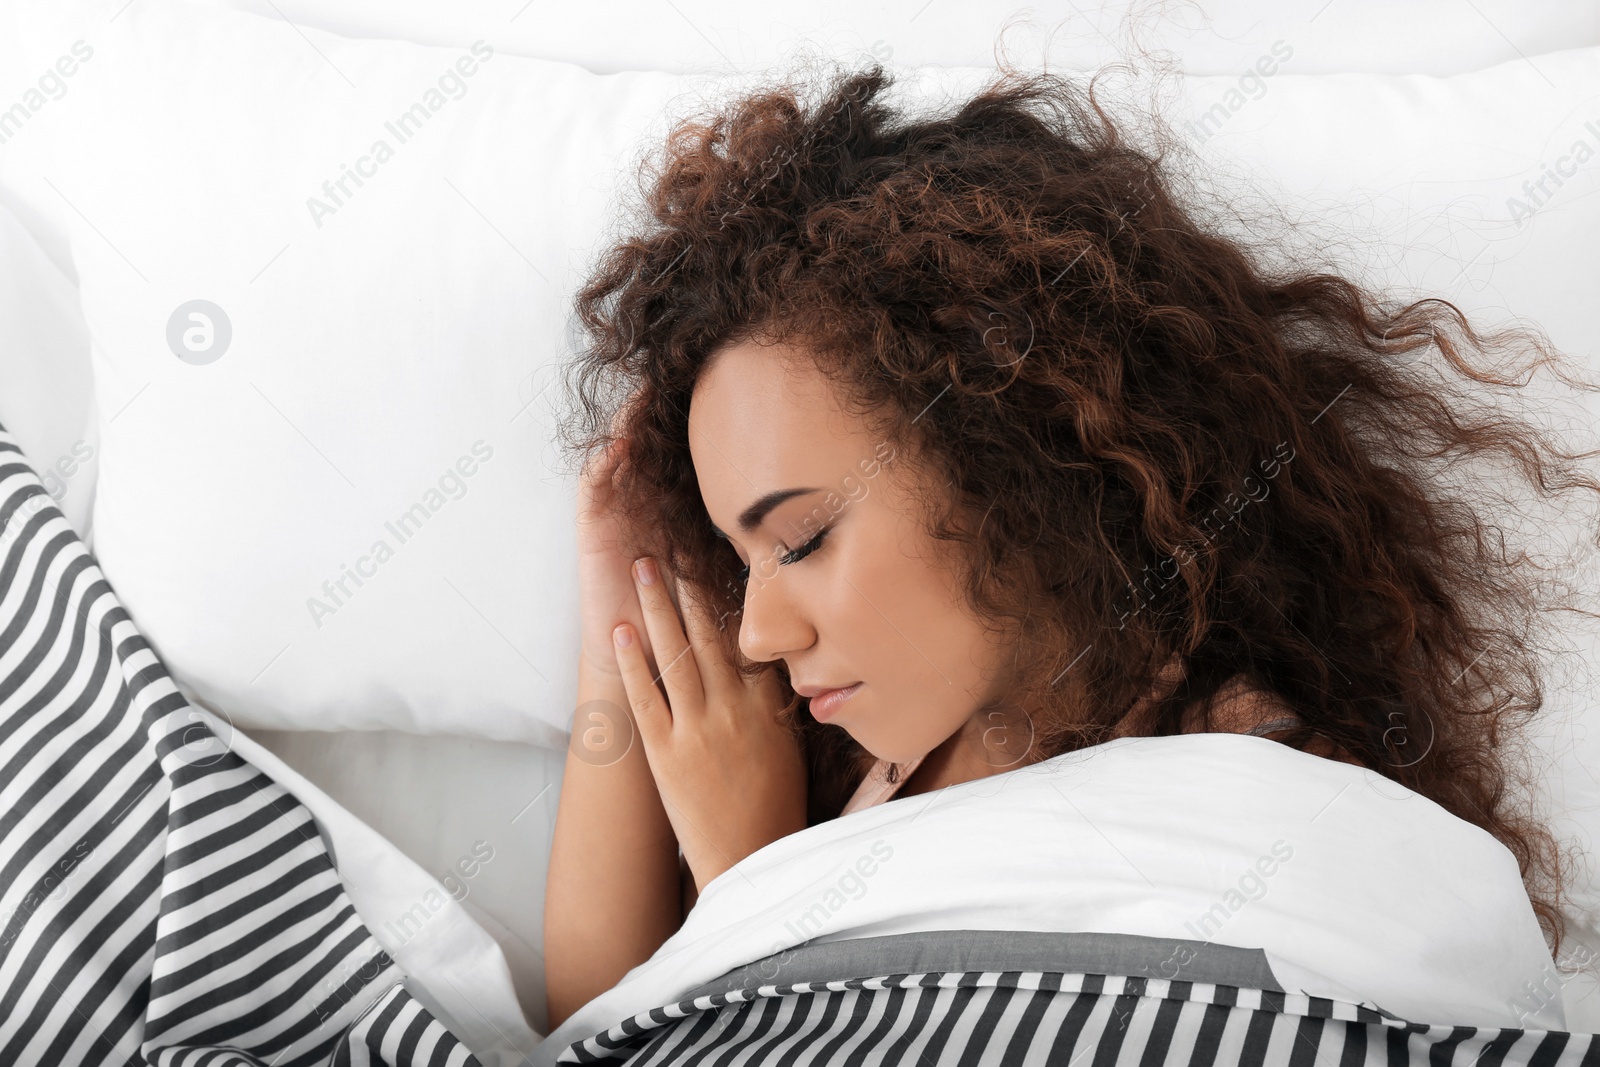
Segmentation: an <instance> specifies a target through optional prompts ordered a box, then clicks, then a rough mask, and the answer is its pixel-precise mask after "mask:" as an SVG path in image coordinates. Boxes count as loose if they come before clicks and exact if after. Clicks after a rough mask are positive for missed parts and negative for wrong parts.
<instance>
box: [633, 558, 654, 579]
mask: <svg viewBox="0 0 1600 1067" xmlns="http://www.w3.org/2000/svg"><path fill="white" fill-rule="evenodd" d="M633 569H634V570H636V571H638V573H639V584H640V585H655V584H656V561H655V560H653V559H651V558H650V557H649V556H644V557H642V558H640V559H636V560H634V561H633Z"/></svg>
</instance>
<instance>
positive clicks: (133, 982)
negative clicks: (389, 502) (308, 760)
mask: <svg viewBox="0 0 1600 1067" xmlns="http://www.w3.org/2000/svg"><path fill="white" fill-rule="evenodd" d="M0 931H3V932H0V1064H4V1065H7V1067H9V1065H33V1064H40V1065H43V1064H48V1065H50V1067H57V1065H63V1064H146V1063H148V1064H156V1065H161V1067H181V1065H193V1067H202V1065H203V1067H245V1065H250V1067H262V1065H271V1067H303V1065H309V1064H324V1063H335V1064H351V1065H366V1064H377V1065H384V1064H387V1065H393V1067H410V1065H418V1067H420V1065H423V1064H426V1065H430V1067H444V1065H449V1067H462V1065H467V1064H475V1063H476V1062H477V1061H476V1060H475V1059H474V1058H473V1057H472V1055H471V1054H470V1053H469V1052H468V1050H467V1049H466V1048H465V1047H464V1046H463V1045H461V1043H460V1042H459V1041H458V1040H457V1039H456V1038H455V1037H454V1036H453V1035H452V1034H451V1033H450V1032H449V1031H448V1030H447V1029H446V1028H445V1026H443V1025H442V1024H441V1023H440V1022H439V1021H438V1020H437V1019H436V1018H434V1017H433V1016H432V1015H431V1014H430V1013H429V1012H428V1011H427V1010H426V1009H425V1008H424V1007H423V1006H422V1004H420V1003H419V1002H418V1001H416V1000H415V999H413V998H412V996H411V995H410V993H408V992H407V990H406V988H405V986H404V985H403V984H402V983H403V980H404V977H405V976H404V975H402V974H401V973H400V971H399V968H398V967H397V966H396V964H395V963H394V961H393V960H392V959H390V958H389V956H388V955H387V953H385V952H384V951H383V949H382V948H381V947H380V946H379V945H378V943H377V942H376V941H375V940H374V939H373V937H372V935H371V934H370V933H369V932H368V931H367V929H366V927H365V926H363V925H362V922H361V919H360V917H359V916H358V915H357V914H356V912H355V909H354V907H353V906H352V905H351V903H350V900H349V898H348V897H347V896H346V894H345V891H344V887H343V884H342V882H341V881H340V878H339V874H338V872H337V871H336V870H335V868H334V865H333V863H332V861H331V859H330V857H329V854H328V851H327V848H326V847H325V845H324V842H323V839H322V837H321V835H320V833H319V832H318V830H317V827H316V824H315V823H314V821H313V820H312V817H311V814H310V812H309V811H307V809H306V808H305V807H304V806H303V805H302V804H301V803H300V802H299V801H298V800H296V799H295V798H294V797H293V796H292V795H291V794H289V793H288V792H287V791H286V790H284V789H283V788H282V787H281V786H279V785H278V784H277V783H275V782H274V781H273V780H272V779H271V778H269V777H267V776H266V775H265V774H263V773H262V772H261V771H259V770H257V769H256V768H255V767H254V766H252V765H251V764H249V763H247V762H245V761H244V760H243V759H241V758H239V757H238V756H237V755H235V754H234V753H232V752H231V751H229V750H228V749H227V747H226V745H224V744H223V743H222V742H221V740H220V739H219V738H218V737H217V736H216V734H215V733H213V732H212V730H211V729H210V728H209V726H207V725H206V723H205V722H204V721H203V719H202V717H201V716H200V715H199V713H198V712H196V711H195V709H194V708H193V707H192V706H191V705H190V704H189V703H188V702H187V701H186V700H185V699H184V697H183V696H182V695H181V694H180V692H179V691H178V689H177V687H176V686H175V685H174V684H173V682H172V679H171V678H170V677H169V676H168V674H167V671H166V669H165V668H164V667H163V666H162V664H161V661H160V660H159V659H158V658H157V657H156V655H155V653H154V651H153V650H152V649H151V647H150V646H149V644H148V643H147V642H146V641H145V640H144V638H143V637H142V636H141V635H140V633H139V631H138V629H137V627H136V626H135V625H134V623H133V620H132V619H131V618H130V617H129V615H128V613H127V612H126V611H125V610H124V609H123V607H122V605H121V604H119V603H118V601H117V598H116V595H115V594H114V593H113V591H112V589H111V586H110V585H109V584H108V583H107V581H106V579H105V576H104V575H103V574H102V573H101V571H100V568H99V567H98V566H97V565H96V563H95V560H94V558H93V556H91V555H90V553H89V551H88V550H87V548H86V547H85V546H84V545H83V543H82V541H81V540H80V539H79V538H78V536H77V534H76V533H75V532H74V531H73V529H72V528H71V526H70V525H69V524H68V523H67V521H66V519H65V517H64V516H63V515H62V514H61V511H60V510H59V509H58V508H57V507H56V506H55V504H54V502H53V501H52V500H51V499H50V496H49V495H48V494H47V493H46V491H45V489H44V486H43V485H42V484H41V482H40V480H39V478H38V477H37V475H36V474H35V472H34V471H33V469H32V467H31V466H30V465H29V464H28V462H27V460H26V458H25V457H24V456H23V454H22V452H21V450H20V449H19V448H18V446H17V444H16V442H15V440H14V439H13V438H12V437H11V436H10V435H9V434H7V433H6V432H5V430H4V428H3V427H0Z"/></svg>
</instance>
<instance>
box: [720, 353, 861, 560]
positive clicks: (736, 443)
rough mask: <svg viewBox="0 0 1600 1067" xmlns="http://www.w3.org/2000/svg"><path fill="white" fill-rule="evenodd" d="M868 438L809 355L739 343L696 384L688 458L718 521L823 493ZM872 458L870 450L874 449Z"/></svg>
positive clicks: (730, 519) (857, 420) (724, 526)
mask: <svg viewBox="0 0 1600 1067" xmlns="http://www.w3.org/2000/svg"><path fill="white" fill-rule="evenodd" d="M867 436H868V434H867V431H866V430H865V428H864V427H862V426H861V425H860V423H859V419H857V418H856V417H854V416H852V415H851V414H849V413H847V412H846V411H844V409H843V408H842V407H841V405H840V397H839V392H838V390H837V389H836V388H835V387H834V385H833V383H832V382H830V381H829V380H828V379H827V378H826V377H824V376H823V375H822V373H821V372H820V371H818V370H817V368H816V366H815V364H814V363H813V362H812V361H811V360H810V359H809V358H808V357H807V356H806V355H805V353H804V352H802V351H799V350H797V349H794V348H792V347H790V346H787V345H770V344H768V345H763V344H758V343H755V342H741V343H739V344H734V345H728V346H726V347H725V348H723V349H722V350H721V351H719V352H718V353H717V354H716V355H715V356H714V357H713V358H712V360H711V362H710V364H709V365H708V366H707V368H706V369H705V370H704V371H703V372H702V373H701V376H700V380H699V381H698V382H696V384H695V390H694V395H693V397H692V398H691V400H690V404H689V450H690V453H691V455H692V456H693V459H694V465H695V472H696V474H697V475H698V477H699V480H700V492H701V495H702V496H703V497H704V498H705V501H706V505H707V507H708V509H710V510H711V511H712V520H713V521H716V522H717V525H718V526H720V527H722V528H723V529H725V530H727V529H730V527H728V526H727V525H724V523H723V522H722V521H718V520H726V521H728V522H731V521H732V520H733V514H734V513H735V512H737V511H738V510H739V509H741V508H743V507H744V506H745V505H746V504H747V503H749V502H750V501H751V500H753V499H755V498H756V497H757V496H760V495H761V494H763V493H766V492H769V491H771V490H773V489H786V488H789V487H790V486H799V485H808V486H809V485H823V486H826V485H828V484H829V482H830V481H831V480H836V475H837V473H838V472H839V471H842V470H844V469H846V468H847V467H848V465H849V464H850V463H851V462H853V458H852V457H854V456H855V455H856V454H857V453H858V452H860V451H861V450H862V441H863V440H864V439H865V438H866V437H867ZM869 451H870V449H869Z"/></svg>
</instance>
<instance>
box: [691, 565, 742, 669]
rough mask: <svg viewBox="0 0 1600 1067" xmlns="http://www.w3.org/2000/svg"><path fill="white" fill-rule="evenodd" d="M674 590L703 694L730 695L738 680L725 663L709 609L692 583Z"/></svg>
mask: <svg viewBox="0 0 1600 1067" xmlns="http://www.w3.org/2000/svg"><path fill="white" fill-rule="evenodd" d="M677 588H678V603H680V604H682V605H683V621H684V626H685V628H686V629H687V630H688V631H689V646H690V647H691V648H693V649H694V657H695V661H696V662H697V663H699V665H700V675H701V679H702V681H703V682H704V685H705V688H706V691H707V692H708V693H711V694H717V693H729V692H732V691H733V686H734V685H735V684H737V683H738V681H739V672H738V671H737V670H736V669H735V668H734V666H733V664H731V663H730V662H728V658H727V655H726V653H725V651H724V649H723V644H722V640H723V635H722V631H721V629H720V628H719V627H718V626H717V624H716V622H715V621H714V620H713V619H712V618H711V606H710V604H709V603H707V601H706V599H705V594H704V591H703V590H701V588H700V587H699V586H697V585H695V584H694V583H692V582H679V583H677Z"/></svg>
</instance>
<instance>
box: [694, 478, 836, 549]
mask: <svg viewBox="0 0 1600 1067" xmlns="http://www.w3.org/2000/svg"><path fill="white" fill-rule="evenodd" d="M821 491H822V490H821V489H820V488H818V487H816V486H806V487H804V488H795V489H774V490H773V491H772V492H770V493H767V494H766V495H764V496H762V497H760V498H759V499H757V500H756V502H755V503H753V504H751V505H750V506H749V507H747V508H745V509H744V510H743V511H741V512H740V513H739V529H740V531H741V532H743V533H752V532H754V530H755V529H756V528H757V527H758V526H760V525H761V523H762V522H763V521H765V519H766V517H767V516H768V515H769V514H771V512H772V509H773V508H775V507H777V506H778V505H779V504H781V503H783V502H784V501H785V500H788V499H789V498H791V497H796V496H802V495H804V494H806V493H820V492H821ZM711 529H712V530H713V531H715V532H716V535H717V536H718V537H720V538H722V539H723V540H724V541H726V540H727V539H728V535H727V534H725V533H723V532H722V531H721V530H719V529H717V524H716V523H712V524H711Z"/></svg>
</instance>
